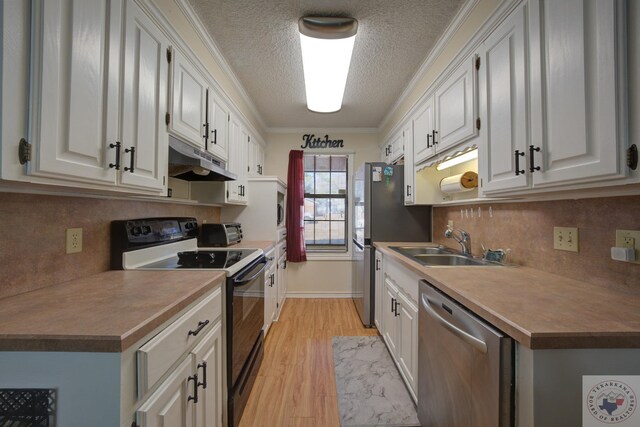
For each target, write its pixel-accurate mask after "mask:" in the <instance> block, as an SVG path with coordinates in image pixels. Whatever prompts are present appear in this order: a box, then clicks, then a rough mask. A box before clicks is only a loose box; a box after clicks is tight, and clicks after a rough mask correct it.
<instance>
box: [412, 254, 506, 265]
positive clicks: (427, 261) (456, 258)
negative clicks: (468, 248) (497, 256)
mask: <svg viewBox="0 0 640 427" xmlns="http://www.w3.org/2000/svg"><path fill="white" fill-rule="evenodd" d="M411 258H413V259H414V260H416V261H418V262H419V263H420V264H422V265H426V266H438V267H442V266H496V265H500V264H496V263H492V262H488V261H484V260H481V259H477V258H471V257H468V256H464V255H457V254H438V255H433V254H417V255H412V256H411Z"/></svg>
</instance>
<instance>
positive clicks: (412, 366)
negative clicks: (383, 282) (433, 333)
mask: <svg viewBox="0 0 640 427" xmlns="http://www.w3.org/2000/svg"><path fill="white" fill-rule="evenodd" d="M398 300H399V301H400V305H399V306H398V313H399V314H400V316H399V318H398V320H399V322H398V323H399V328H400V338H399V339H398V344H399V346H400V348H399V351H398V363H399V364H400V366H401V367H402V370H403V372H404V374H405V376H406V378H407V380H408V382H409V385H410V387H411V389H412V390H413V392H414V393H416V390H417V383H416V381H417V379H418V375H417V374H418V308H417V307H416V306H415V305H414V304H413V303H412V302H411V301H410V300H409V299H408V298H407V297H406V296H404V295H403V294H401V293H399V294H398Z"/></svg>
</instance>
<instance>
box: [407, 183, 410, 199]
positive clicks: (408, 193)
mask: <svg viewBox="0 0 640 427" xmlns="http://www.w3.org/2000/svg"><path fill="white" fill-rule="evenodd" d="M408 196H411V186H410V185H407V197H408Z"/></svg>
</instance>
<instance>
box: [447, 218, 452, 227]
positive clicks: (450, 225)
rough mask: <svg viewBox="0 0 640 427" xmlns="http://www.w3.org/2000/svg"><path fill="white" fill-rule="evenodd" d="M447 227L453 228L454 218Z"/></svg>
mask: <svg viewBox="0 0 640 427" xmlns="http://www.w3.org/2000/svg"><path fill="white" fill-rule="evenodd" d="M447 227H449V228H453V220H452V219H450V220H449V222H448V223H447Z"/></svg>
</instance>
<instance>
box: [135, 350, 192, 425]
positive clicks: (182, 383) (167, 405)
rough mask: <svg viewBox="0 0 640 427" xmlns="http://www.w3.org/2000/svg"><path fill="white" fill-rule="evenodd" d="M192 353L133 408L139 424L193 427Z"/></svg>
mask: <svg viewBox="0 0 640 427" xmlns="http://www.w3.org/2000/svg"><path fill="white" fill-rule="evenodd" d="M192 363H193V361H192V356H191V355H189V356H188V357H186V358H185V359H184V360H183V361H182V363H180V365H178V367H177V368H176V369H175V371H173V373H171V375H169V377H168V378H167V379H166V380H165V381H164V382H163V383H162V384H161V385H160V387H159V388H158V389H157V390H156V391H155V392H154V393H153V394H152V395H151V397H150V398H149V399H148V400H147V401H146V402H145V403H144V404H143V405H142V406H141V407H140V409H138V410H137V411H136V423H137V424H138V425H139V426H140V427H164V426H172V427H192V426H194V425H195V418H194V408H193V406H194V404H193V401H190V400H188V398H189V396H191V397H193V380H191V381H190V380H189V376H190V375H192V373H193V371H192V369H193V368H192Z"/></svg>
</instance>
